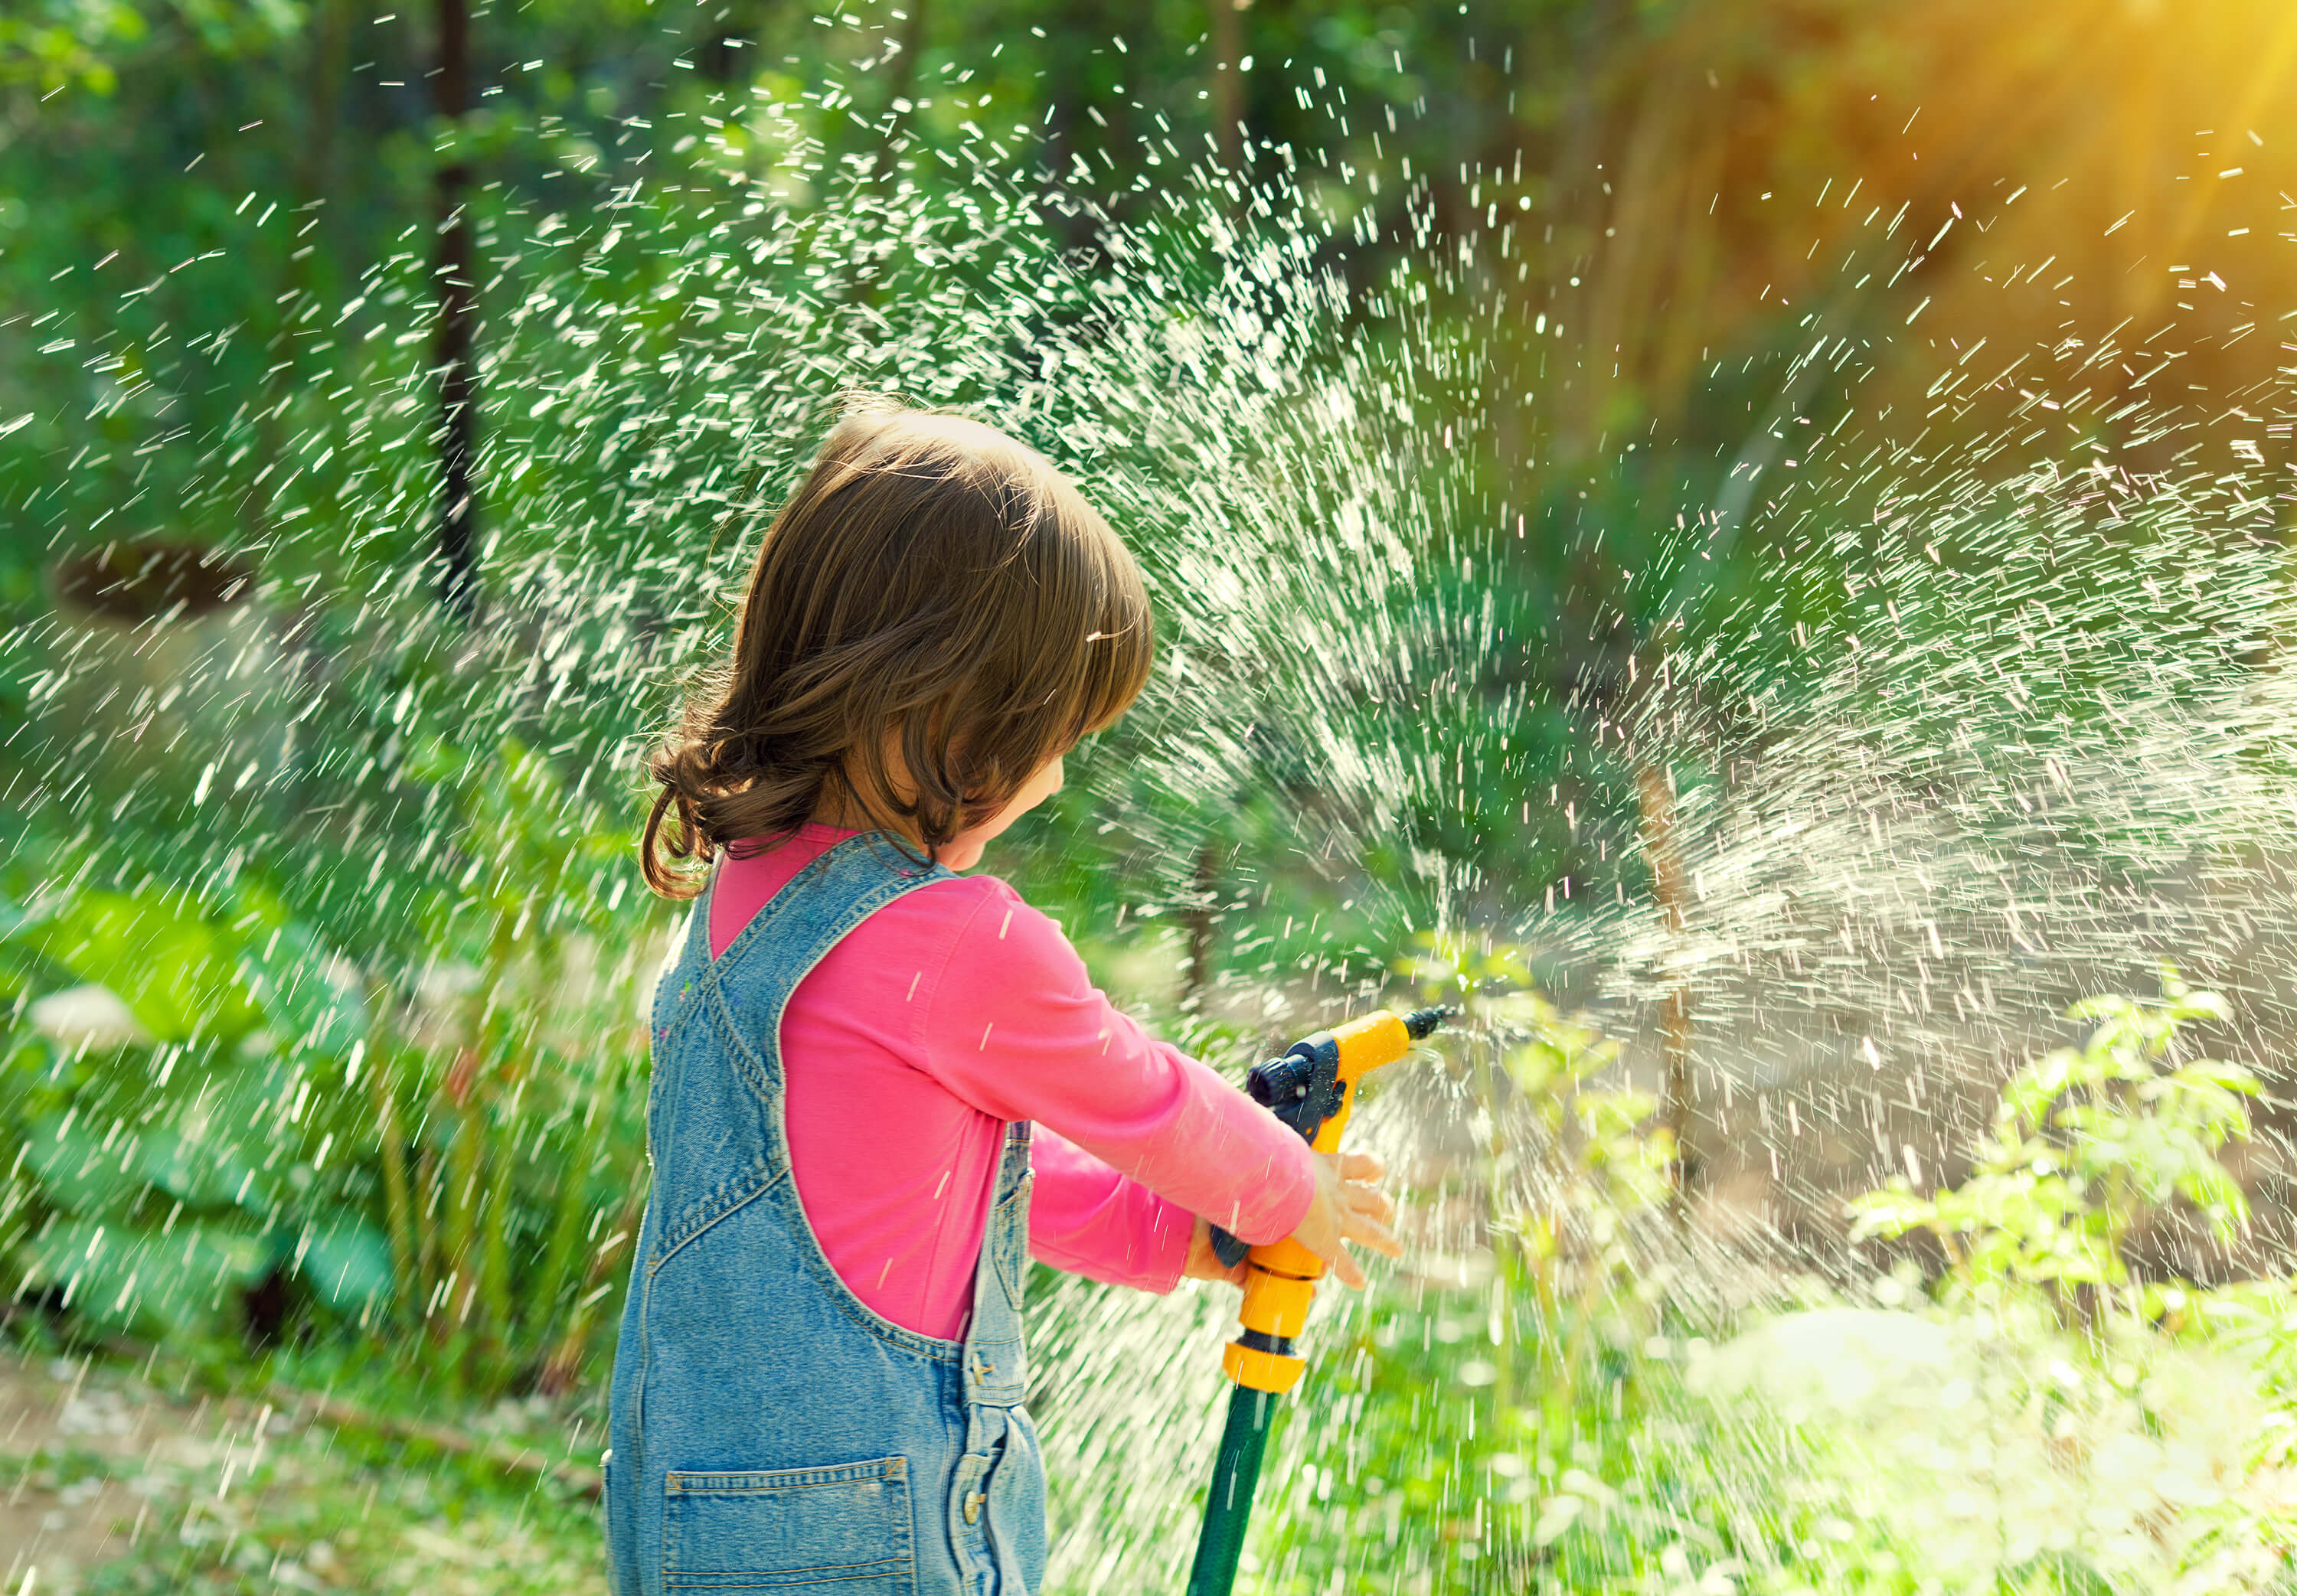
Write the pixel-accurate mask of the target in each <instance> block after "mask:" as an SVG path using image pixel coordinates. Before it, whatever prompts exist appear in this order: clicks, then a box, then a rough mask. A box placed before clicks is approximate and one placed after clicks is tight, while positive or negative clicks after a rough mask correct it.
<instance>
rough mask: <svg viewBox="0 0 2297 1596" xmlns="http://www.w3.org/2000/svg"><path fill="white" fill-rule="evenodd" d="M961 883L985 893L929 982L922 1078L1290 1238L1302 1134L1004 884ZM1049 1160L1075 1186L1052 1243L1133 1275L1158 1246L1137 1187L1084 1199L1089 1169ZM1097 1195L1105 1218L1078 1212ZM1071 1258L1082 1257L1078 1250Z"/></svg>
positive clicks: (1272, 1235) (1236, 1224) (1303, 1188)
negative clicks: (1126, 1002)
mask: <svg viewBox="0 0 2297 1596" xmlns="http://www.w3.org/2000/svg"><path fill="white" fill-rule="evenodd" d="M972 879H973V880H974V881H975V882H979V883H982V884H984V885H987V886H989V887H991V888H992V889H993V890H992V891H989V892H984V893H982V896H981V900H980V902H979V903H978V905H977V906H976V909H975V910H974V912H973V915H972V917H971V918H970V919H969V920H967V923H966V925H965V926H964V928H963V930H962V931H961V932H959V934H958V936H957V938H956V940H955V942H953V943H952V944H951V949H950V954H949V959H948V962H947V964H946V965H945V966H944V967H943V970H942V974H941V979H940V980H939V981H937V982H935V983H934V991H933V996H932V998H931V1000H930V1002H929V1006H928V1008H927V1012H926V1016H924V1025H923V1035H922V1038H921V1041H922V1043H923V1048H922V1052H923V1057H924V1063H925V1067H926V1070H927V1072H928V1073H929V1074H932V1075H933V1076H934V1078H935V1079H937V1080H938V1081H940V1082H941V1083H942V1084H943V1086H945V1087H947V1088H948V1089H949V1090H950V1091H951V1092H952V1093H954V1094H955V1095H956V1096H957V1097H958V1098H960V1099H961V1100H963V1101H965V1102H967V1103H968V1104H970V1105H972V1106H973V1107H976V1108H978V1109H979V1110H981V1111H982V1112H983V1113H984V1114H988V1115H994V1116H995V1117H997V1118H999V1119H1002V1120H1019V1119H1025V1120H1033V1121H1035V1122H1036V1123H1039V1124H1041V1125H1043V1126H1045V1127H1047V1128H1048V1129H1050V1130H1051V1131H1053V1132H1054V1134H1055V1135H1056V1136H1058V1138H1060V1139H1062V1140H1063V1141H1064V1142H1066V1143H1068V1144H1072V1146H1073V1148H1074V1149H1076V1150H1081V1151H1082V1152H1083V1153H1084V1154H1088V1155H1090V1156H1091V1157H1092V1158H1093V1159H1096V1160H1098V1161H1099V1162H1100V1163H1101V1164H1106V1165H1107V1166H1108V1168H1109V1169H1110V1170H1111V1171H1112V1172H1115V1173H1116V1174H1117V1175H1120V1176H1123V1177H1124V1178H1125V1179H1126V1180H1128V1181H1135V1182H1138V1183H1139V1184H1140V1186H1143V1187H1145V1188H1147V1189H1148V1191H1149V1192H1152V1193H1154V1194H1155V1195H1156V1196H1157V1197H1163V1198H1165V1200H1166V1202H1168V1203H1170V1204H1172V1205H1175V1206H1177V1207H1178V1208H1180V1209H1181V1211H1182V1212H1183V1213H1190V1214H1198V1213H1201V1214H1203V1215H1204V1216H1205V1217H1206V1219H1209V1220H1211V1221H1212V1222H1214V1224H1216V1225H1222V1226H1224V1227H1225V1228H1227V1229H1228V1230H1231V1231H1233V1232H1235V1233H1236V1234H1237V1235H1239V1236H1240V1237H1242V1238H1244V1239H1245V1240H1247V1241H1251V1242H1264V1241H1275V1240H1278V1239H1280V1238H1283V1237H1286V1236H1288V1235H1290V1234H1291V1233H1292V1231H1293V1230H1294V1229H1295V1228H1296V1227H1297V1225H1298V1224H1299V1222H1300V1220H1301V1218H1302V1217H1303V1216H1304V1215H1305V1213H1307V1212H1308V1204H1309V1201H1310V1199H1311V1198H1313V1197H1314V1195H1315V1172H1314V1169H1313V1165H1312V1164H1311V1163H1310V1159H1311V1157H1312V1155H1311V1154H1310V1153H1309V1151H1308V1144H1307V1143H1305V1142H1304V1141H1302V1140H1301V1139H1299V1138H1298V1137H1297V1136H1296V1135H1294V1134H1293V1133H1292V1132H1291V1131H1288V1130H1287V1129H1285V1127H1284V1126H1283V1125H1282V1124H1281V1123H1279V1122H1278V1121H1277V1120H1276V1118H1275V1117H1274V1116H1273V1115H1271V1114H1269V1112H1268V1111H1267V1110H1266V1109H1264V1108H1263V1107H1260V1106H1259V1105H1258V1104H1256V1103H1255V1102H1254V1101H1253V1100H1252V1099H1251V1098H1247V1097H1246V1096H1245V1095H1244V1093H1243V1092H1242V1091H1240V1090H1238V1089H1237V1088H1235V1087H1233V1086H1231V1085H1230V1084H1229V1083H1228V1082H1226V1081H1223V1079H1222V1078H1221V1077H1220V1075H1219V1074H1217V1073H1215V1072H1214V1071H1213V1070H1212V1069H1210V1068H1208V1067H1207V1066H1206V1065H1202V1064H1199V1063H1198V1061H1197V1060H1195V1059H1193V1058H1191V1057H1189V1056H1188V1055H1187V1054H1185V1053H1183V1052H1181V1050H1180V1049H1177V1048H1174V1047H1172V1046H1170V1045H1168V1044H1166V1043H1164V1042H1159V1041H1151V1040H1150V1039H1149V1038H1148V1035H1147V1034H1146V1033H1145V1032H1142V1031H1141V1029H1140V1024H1139V1023H1138V1022H1136V1021H1135V1020H1134V1019H1133V1018H1132V1016H1130V1015H1127V1014H1124V1013H1122V1012H1120V1011H1119V1010H1118V1009H1117V1008H1116V1006H1115V1005H1113V1004H1111V1003H1110V1002H1109V1000H1107V998H1106V997H1104V996H1103V995H1102V994H1101V992H1100V991H1099V990H1098V989H1097V988H1095V987H1094V986H1093V984H1092V981H1091V977H1090V976H1088V975H1086V973H1085V967H1084V961H1083V959H1082V958H1078V957H1077V953H1076V950H1075V949H1074V948H1072V947H1071V946H1069V941H1068V938H1066V936H1064V935H1062V934H1061V928H1060V927H1059V926H1056V925H1055V924H1053V922H1052V921H1051V920H1050V919H1048V918H1047V917H1045V916H1043V915H1041V914H1040V913H1038V912H1037V911H1036V910H1035V909H1031V908H1030V907H1029V906H1028V905H1027V904H1025V903H1024V902H1022V901H1021V900H1020V898H1019V896H1018V895H1017V894H1016V893H1014V892H1013V890H1012V889H1011V888H1010V887H1008V886H1006V885H1005V884H1003V883H1002V882H998V881H994V880H992V879H990V878H986V877H981V876H976V877H973V878H972ZM1051 1166H1052V1167H1056V1168H1058V1169H1059V1170H1060V1173H1059V1174H1058V1175H1057V1176H1056V1177H1055V1182H1054V1183H1055V1184H1056V1185H1066V1186H1073V1188H1074V1189H1072V1190H1070V1191H1068V1192H1066V1193H1065V1195H1063V1196H1062V1197H1058V1198H1057V1199H1055V1205H1056V1207H1057V1208H1058V1209H1059V1210H1060V1211H1061V1212H1063V1213H1066V1215H1067V1216H1068V1218H1069V1220H1070V1221H1072V1222H1074V1226H1073V1228H1070V1229H1068V1230H1066V1231H1065V1234H1066V1236H1068V1237H1069V1238H1073V1239H1072V1240H1070V1241H1068V1242H1064V1243H1056V1244H1054V1245H1057V1246H1066V1247H1071V1248H1083V1247H1085V1246H1089V1249H1090V1252H1091V1259H1090V1261H1089V1262H1090V1265H1091V1266H1090V1267H1088V1268H1084V1269H1083V1272H1086V1273H1093V1274H1099V1275H1102V1276H1104V1277H1105V1278H1115V1277H1117V1276H1121V1275H1130V1274H1132V1272H1134V1271H1136V1270H1137V1269H1139V1268H1140V1263H1138V1262H1135V1261H1136V1260H1145V1259H1148V1258H1150V1257H1159V1256H1161V1254H1160V1253H1159V1251H1158V1248H1159V1246H1169V1245H1170V1243H1169V1240H1167V1241H1165V1242H1163V1243H1161V1244H1160V1243H1159V1242H1158V1240H1157V1238H1156V1236H1155V1235H1154V1234H1153V1233H1152V1232H1153V1231H1154V1230H1155V1229H1156V1227H1157V1225H1158V1224H1160V1223H1161V1221H1160V1220H1158V1219H1157V1216H1156V1213H1155V1211H1154V1210H1152V1209H1151V1208H1149V1207H1148V1205H1145V1204H1144V1203H1143V1202H1142V1201H1141V1200H1140V1197H1136V1196H1133V1195H1132V1194H1129V1193H1122V1192H1119V1191H1116V1190H1115V1189H1107V1188H1103V1189H1101V1191H1100V1192H1099V1196H1095V1195H1093V1193H1092V1191H1091V1179H1090V1178H1089V1172H1087V1171H1084V1170H1077V1171H1074V1172H1072V1170H1071V1169H1070V1167H1069V1166H1068V1164H1066V1162H1065V1156H1064V1155H1060V1154H1056V1155H1054V1156H1053V1158H1052V1160H1051ZM1094 1205H1105V1206H1107V1208H1108V1209H1109V1212H1107V1213H1104V1214H1100V1215H1098V1216H1094V1215H1091V1214H1080V1212H1079V1210H1080V1208H1084V1209H1090V1208H1091V1207H1093V1206H1094ZM1120 1231H1121V1232H1122V1234H1121V1235H1120V1234H1118V1232H1120ZM1074 1238H1090V1239H1089V1242H1086V1243H1080V1242H1078V1241H1076V1240H1075V1239H1074ZM1183 1239H1185V1238H1183ZM1071 1255H1072V1256H1073V1257H1074V1258H1075V1260H1076V1262H1077V1263H1078V1264H1079V1265H1081V1266H1082V1265H1083V1264H1085V1263H1087V1262H1088V1260H1087V1259H1086V1258H1085V1257H1084V1256H1083V1251H1082V1250H1077V1251H1073V1252H1072V1254H1071ZM1160 1267H1161V1266H1160ZM1176 1272H1177V1271H1176Z"/></svg>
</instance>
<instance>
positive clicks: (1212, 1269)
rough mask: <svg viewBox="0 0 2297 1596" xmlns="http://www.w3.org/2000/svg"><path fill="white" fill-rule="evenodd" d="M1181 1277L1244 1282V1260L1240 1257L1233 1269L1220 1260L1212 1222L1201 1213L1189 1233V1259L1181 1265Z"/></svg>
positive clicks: (1235, 1283) (1237, 1283)
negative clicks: (1214, 1240) (1216, 1249)
mask: <svg viewBox="0 0 2297 1596" xmlns="http://www.w3.org/2000/svg"><path fill="white" fill-rule="evenodd" d="M1181 1279H1185V1280H1226V1281H1227V1282H1228V1283H1229V1284H1230V1285H1231V1286H1241V1285H1243V1284H1244V1260H1243V1259H1241V1258H1239V1259H1238V1260H1237V1261H1236V1266H1235V1267H1234V1268H1233V1269H1231V1268H1230V1267H1229V1266H1228V1265H1227V1264H1225V1263H1222V1262H1221V1261H1220V1255H1219V1254H1217V1253H1215V1252H1214V1251H1213V1227H1212V1222H1211V1221H1210V1220H1208V1219H1206V1218H1205V1216H1204V1215H1202V1214H1201V1213H1200V1214H1198V1216H1197V1228H1196V1229H1195V1230H1192V1231H1190V1233H1189V1261H1188V1262H1187V1263H1183V1264H1181Z"/></svg>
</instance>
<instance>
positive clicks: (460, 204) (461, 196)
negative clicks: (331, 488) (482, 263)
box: [432, 0, 479, 621]
mask: <svg viewBox="0 0 2297 1596" xmlns="http://www.w3.org/2000/svg"><path fill="white" fill-rule="evenodd" d="M470 46H471V14H470V6H469V0H439V62H438V76H437V77H436V78H432V86H433V88H434V91H435V93H434V98H433V101H432V103H433V106H434V108H435V109H436V110H437V111H438V113H439V114H440V116H441V117H443V118H445V119H448V120H449V121H450V122H454V123H456V124H457V125H458V128H459V124H460V123H461V121H462V119H463V117H464V115H465V113H466V112H467V111H469V110H470ZM470 185H471V169H470V168H469V167H468V166H466V165H465V163H464V160H463V156H462V152H461V151H460V150H459V149H457V152H455V154H454V156H453V157H452V158H451V159H449V160H448V161H447V162H446V164H444V165H442V166H441V167H440V169H439V171H438V176H437V177H436V179H435V187H436V192H437V196H438V209H439V244H438V254H437V258H436V260H437V267H436V274H435V275H436V276H437V278H438V288H439V325H438V343H437V360H438V366H439V422H440V438H439V465H440V476H441V479H442V480H441V484H440V489H441V490H440V506H439V564H440V592H439V596H440V602H441V603H443V604H444V605H446V606H447V608H448V609H449V611H450V612H451V613H453V614H455V615H456V616H457V617H458V618H459V619H461V620H463V621H470V620H472V619H473V618H474V617H475V616H476V614H477V613H478V552H477V539H476V529H477V520H478V518H477V515H476V513H475V501H476V497H477V488H476V485H475V483H474V481H473V478H474V475H475V473H474V469H473V468H474V466H475V465H476V462H477V455H478V425H477V405H478V397H479V380H478V369H477V366H476V363H475V360H474V358H473V341H474V340H473V326H474V324H475V323H476V322H477V320H478V314H479V281H478V262H477V259H476V254H477V251H476V250H475V249H474V248H473V242H472V236H471V232H472V229H471V218H470V213H469V210H468V209H467V208H466V205H465V199H466V197H467V194H468V192H469V189H470Z"/></svg>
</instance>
